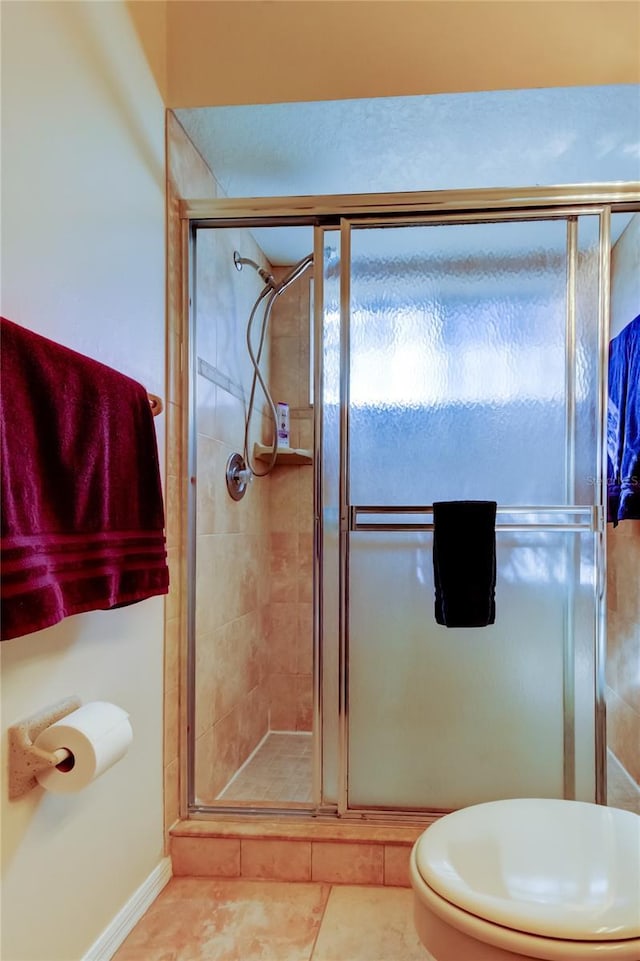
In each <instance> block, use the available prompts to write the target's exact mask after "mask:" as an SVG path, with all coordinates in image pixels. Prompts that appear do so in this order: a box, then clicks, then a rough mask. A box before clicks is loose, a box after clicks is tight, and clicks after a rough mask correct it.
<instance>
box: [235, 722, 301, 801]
mask: <svg viewBox="0 0 640 961" xmlns="http://www.w3.org/2000/svg"><path fill="white" fill-rule="evenodd" d="M311 773H312V772H311V734H302V733H300V734H298V733H288V732H283V733H274V732H272V733H271V734H268V735H267V737H266V739H265V740H264V741H263V742H262V744H261V745H260V747H259V748H258V750H257V751H256V753H255V754H254V755H253V757H251V758H250V760H249V761H248V763H247V764H246V765H245V766H244V767H242V768H240V770H239V771H238V773H237V774H236V775H235V777H234V778H233V779H232V780H231V781H230V782H229V784H227V786H226V788H225V789H224V791H222V792H221V793H220V794H219V795H218V800H219V801H221V800H224V801H258V802H260V801H261V802H263V803H264V802H268V801H277V802H278V803H282V802H283V801H288V802H294V803H298V804H310V803H311Z"/></svg>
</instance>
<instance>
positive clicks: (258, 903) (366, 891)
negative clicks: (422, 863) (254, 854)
mask: <svg viewBox="0 0 640 961" xmlns="http://www.w3.org/2000/svg"><path fill="white" fill-rule="evenodd" d="M428 958H429V955H428V953H427V952H426V950H425V949H424V948H423V947H422V945H421V944H420V942H419V940H418V936H417V934H416V932H415V929H414V926H413V902H412V892H411V891H410V890H408V889H406V888H389V887H387V888H381V887H363V886H358V885H336V886H332V885H330V884H321V883H299V884H298V883H291V882H283V881H242V880H215V881H214V880H210V879H203V878H173V879H172V880H171V881H170V882H169V884H168V885H167V887H166V888H165V889H164V891H162V892H161V894H160V895H159V897H158V898H157V899H156V900H155V901H154V903H153V904H152V905H151V907H150V908H149V910H148V911H147V913H146V914H145V915H144V917H143V918H142V919H141V920H140V921H139V922H138V924H137V925H136V927H135V928H134V929H133V931H132V932H131V934H130V935H129V936H128V937H127V939H126V940H125V941H124V943H123V944H122V946H121V947H120V949H119V950H118V951H116V953H115V955H114V957H113V961H428ZM461 961H462V959H461Z"/></svg>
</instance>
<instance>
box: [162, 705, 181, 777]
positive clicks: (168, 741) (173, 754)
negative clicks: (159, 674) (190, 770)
mask: <svg viewBox="0 0 640 961" xmlns="http://www.w3.org/2000/svg"><path fill="white" fill-rule="evenodd" d="M179 706H180V691H179V689H178V688H177V687H172V688H171V689H170V690H168V689H165V692H164V764H165V767H166V766H167V765H168V764H171V762H172V761H176V760H177V758H178V746H179V734H180V730H179V727H178V718H179V715H178V711H179Z"/></svg>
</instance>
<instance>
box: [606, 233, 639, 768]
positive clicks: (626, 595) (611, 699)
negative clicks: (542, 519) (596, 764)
mask: <svg viewBox="0 0 640 961" xmlns="http://www.w3.org/2000/svg"><path fill="white" fill-rule="evenodd" d="M611 294H612V296H611V333H612V335H615V334H618V333H619V332H620V331H621V330H622V328H623V327H625V326H626V325H627V324H628V323H629V322H630V321H631V320H633V318H634V317H636V316H637V315H638V313H640V214H635V215H634V217H633V218H632V220H631V222H630V224H629V226H628V227H627V228H626V230H625V231H624V233H623V234H622V236H621V237H620V239H619V240H618V242H617V244H616V245H615V247H614V249H613V256H612V270H611ZM607 569H608V581H607V740H608V744H609V748H610V749H611V750H612V751H613V753H614V754H615V755H616V757H617V758H618V760H619V761H620V763H621V764H622V766H623V767H624V768H625V769H626V770H627V772H628V773H629V774H630V775H631V777H632V778H633V779H634V781H636V783H637V784H640V678H639V676H638V665H639V664H640V592H639V591H638V572H639V571H640V521H631V520H627V521H621V522H620V524H619V525H618V526H617V527H616V528H613V527H612V526H611V525H608V530H607Z"/></svg>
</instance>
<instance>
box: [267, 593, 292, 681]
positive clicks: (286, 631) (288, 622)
mask: <svg viewBox="0 0 640 961" xmlns="http://www.w3.org/2000/svg"><path fill="white" fill-rule="evenodd" d="M297 636H298V605H297V603H296V602H295V601H285V602H277V601H274V602H273V603H272V604H271V618H270V625H269V671H270V673H271V674H295V673H296V671H297Z"/></svg>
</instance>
